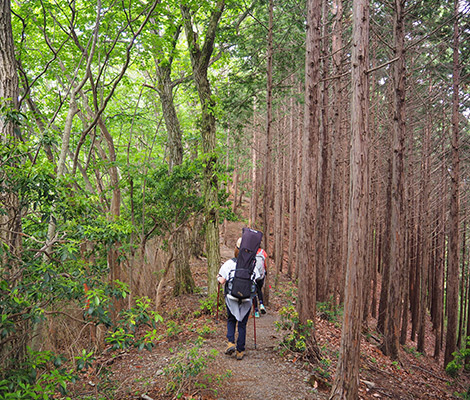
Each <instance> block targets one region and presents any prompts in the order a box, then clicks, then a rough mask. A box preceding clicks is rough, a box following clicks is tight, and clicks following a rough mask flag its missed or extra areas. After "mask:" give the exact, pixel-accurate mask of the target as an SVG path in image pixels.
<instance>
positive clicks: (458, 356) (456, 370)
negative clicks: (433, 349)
mask: <svg viewBox="0 0 470 400" xmlns="http://www.w3.org/2000/svg"><path fill="white" fill-rule="evenodd" d="M469 346H470V337H467V347H465V348H463V349H461V350H458V351H455V352H454V353H452V355H453V356H454V359H453V360H452V361H450V362H449V363H448V364H447V365H446V373H447V374H448V375H449V376H451V377H452V378H457V377H458V376H459V375H460V372H461V371H462V370H463V369H464V368H465V367H467V365H465V361H466V360H467V359H468V358H469V357H470V347H469Z"/></svg>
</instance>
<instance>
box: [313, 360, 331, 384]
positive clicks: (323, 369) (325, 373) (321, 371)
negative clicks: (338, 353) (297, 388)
mask: <svg viewBox="0 0 470 400" xmlns="http://www.w3.org/2000/svg"><path fill="white" fill-rule="evenodd" d="M330 366H331V360H330V359H328V358H322V359H321V360H320V361H319V363H318V364H315V365H314V367H313V370H314V371H315V373H316V375H318V376H320V377H322V378H324V379H325V380H327V381H328V380H330V379H331V373H330V371H329V367H330Z"/></svg>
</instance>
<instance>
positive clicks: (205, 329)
mask: <svg viewBox="0 0 470 400" xmlns="http://www.w3.org/2000/svg"><path fill="white" fill-rule="evenodd" d="M196 332H197V334H198V335H199V336H201V337H207V336H211V335H213V334H214V333H216V329H215V328H212V327H211V326H209V325H206V324H204V325H203V326H202V327H200V328H198V329H197V330H196Z"/></svg>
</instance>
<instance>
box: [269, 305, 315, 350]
mask: <svg viewBox="0 0 470 400" xmlns="http://www.w3.org/2000/svg"><path fill="white" fill-rule="evenodd" d="M279 315H280V317H281V318H280V321H276V322H275V325H276V329H277V331H280V330H282V331H287V333H285V334H284V336H283V339H282V341H281V343H280V345H281V347H283V348H285V349H287V350H289V351H293V352H296V353H303V352H305V351H306V350H307V345H308V340H309V338H310V336H311V334H312V332H313V321H310V320H309V321H308V322H307V324H306V325H303V324H301V323H300V320H299V314H298V312H297V311H296V310H295V307H294V306H292V305H291V306H287V307H283V308H281V310H280V311H279Z"/></svg>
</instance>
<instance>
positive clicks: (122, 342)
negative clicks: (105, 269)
mask: <svg viewBox="0 0 470 400" xmlns="http://www.w3.org/2000/svg"><path fill="white" fill-rule="evenodd" d="M135 302H136V305H135V306H134V307H132V308H131V309H129V310H123V311H121V312H120V313H119V316H120V318H119V320H118V322H117V324H116V325H115V326H114V327H113V329H112V330H110V331H108V335H107V337H106V338H105V341H106V342H107V343H109V344H110V345H112V348H113V349H127V348H130V347H136V348H138V349H139V350H142V349H144V348H145V349H147V350H151V349H152V347H153V346H154V342H155V341H158V340H160V339H161V337H160V336H159V335H158V334H157V330H156V327H157V325H158V324H159V323H162V322H163V318H162V316H161V315H160V314H158V313H157V312H156V311H153V310H152V309H151V303H150V299H149V298H147V297H142V298H136V299H135ZM143 327H148V328H153V329H151V330H148V331H145V333H144V334H142V335H141V334H140V333H141V328H143Z"/></svg>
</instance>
